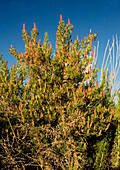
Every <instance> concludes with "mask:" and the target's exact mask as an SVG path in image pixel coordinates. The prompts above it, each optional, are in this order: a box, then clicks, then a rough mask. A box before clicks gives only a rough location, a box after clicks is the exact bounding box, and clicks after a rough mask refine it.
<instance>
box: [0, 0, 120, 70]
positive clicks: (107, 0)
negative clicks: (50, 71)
mask: <svg viewBox="0 0 120 170" xmlns="http://www.w3.org/2000/svg"><path fill="white" fill-rule="evenodd" d="M60 14H62V16H63V20H64V21H65V22H67V20H68V18H69V19H70V22H71V24H74V27H73V30H74V32H73V39H75V38H76V35H77V34H78V36H79V38H81V37H83V36H84V35H85V34H88V33H89V30H90V29H91V30H92V32H94V33H98V38H97V41H99V55H98V64H100V65H101V63H102V60H103V54H104V50H105V47H106V44H107V41H108V39H110V40H112V36H113V35H114V36H115V35H116V34H117V35H118V37H120V0H49V1H48V0H5V1H3V0H0V50H1V51H2V54H3V56H4V58H5V60H6V61H8V66H9V67H10V65H13V63H14V62H15V63H16V60H15V58H14V57H13V56H11V55H10V54H9V52H8V50H9V48H10V46H11V44H12V45H13V46H15V48H16V49H17V50H18V51H19V52H21V51H23V52H24V42H23V40H22V28H23V23H25V25H26V29H27V30H28V31H29V33H30V30H31V29H32V28H33V23H34V22H35V23H36V26H37V28H38V30H39V33H40V35H39V38H40V39H41V40H43V38H44V33H45V32H48V35H49V41H50V42H51V43H52V45H53V47H54V44H55V38H56V37H55V34H56V31H57V25H58V22H59V20H60ZM97 41H96V42H97ZM111 42H112V41H111ZM94 45H96V44H94Z"/></svg>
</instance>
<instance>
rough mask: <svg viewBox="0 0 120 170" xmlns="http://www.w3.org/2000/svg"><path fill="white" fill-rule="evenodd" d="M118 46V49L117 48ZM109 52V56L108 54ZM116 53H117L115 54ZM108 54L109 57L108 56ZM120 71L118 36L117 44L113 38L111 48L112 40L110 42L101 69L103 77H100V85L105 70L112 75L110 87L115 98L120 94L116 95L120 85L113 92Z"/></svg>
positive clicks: (119, 43)
mask: <svg viewBox="0 0 120 170" xmlns="http://www.w3.org/2000/svg"><path fill="white" fill-rule="evenodd" d="M115 45H116V48H115ZM107 51H108V54H107ZM115 51H116V52H115ZM106 54H107V55H106ZM119 69H120V42H118V38H117V35H116V43H115V39H114V36H113V40H112V45H111V46H110V40H108V42H107V45H106V48H105V52H104V57H103V62H102V68H101V76H100V84H101V82H102V80H103V70H104V71H105V72H106V71H107V70H108V71H109V73H110V83H109V86H110V88H111V94H115V96H114V95H113V96H114V97H115V98H116V97H117V94H118V93H115V91H116V90H117V89H118V88H119V85H120V83H117V87H116V88H115V90H114V91H113V85H115V81H116V80H117V76H118V74H119Z"/></svg>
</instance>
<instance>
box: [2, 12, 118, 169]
mask: <svg viewBox="0 0 120 170" xmlns="http://www.w3.org/2000/svg"><path fill="white" fill-rule="evenodd" d="M72 32H73V25H71V24H70V20H69V19H68V23H67V24H65V22H64V21H63V20H62V16H61V15H60V22H59V24H58V29H57V33H56V52H55V53H54V54H53V53H52V45H51V43H50V42H49V41H48V35H47V33H45V38H44V42H43V44H41V40H39V41H38V42H37V37H38V35H39V33H38V30H37V28H36V25H35V23H34V28H33V29H32V30H31V36H30V35H29V33H28V32H27V30H26V29H25V24H24V25H23V31H22V35H23V40H24V42H25V53H23V52H21V53H19V52H17V51H16V49H15V48H13V47H12V46H11V48H10V50H9V52H10V53H11V54H12V55H13V56H14V57H15V58H16V59H17V64H16V65H15V63H14V64H13V67H11V68H10V71H9V70H8V67H7V63H6V62H5V60H4V59H3V58H2V56H1V58H0V61H1V63H0V76H1V79H0V115H1V118H0V123H1V129H0V130H1V140H0V141H1V158H2V159H1V163H2V165H3V168H6V167H7V168H12V169H17V168H18V169H19V168H23V169H26V168H28V167H32V168H35V167H36V169H37V167H38V168H39V169H71V170H72V169H91V168H93V169H99V168H100V169H107V168H109V167H111V166H112V162H111V160H114V158H115V156H116V154H115V152H114V151H113V153H112V149H113V145H114V140H115V141H116V136H115V135H116V132H117V128H118V119H117V116H116V115H117V113H116V114H114V110H115V108H116V106H115V104H114V102H113V100H112V99H111V93H110V88H109V86H108V84H109V74H108V72H106V71H105V70H103V72H102V74H103V78H102V81H101V84H98V81H97V80H96V79H97V72H98V71H99V70H100V68H99V69H97V68H95V67H92V61H93V60H94V57H95V56H94V50H93V48H92V44H93V42H94V41H95V40H96V38H97V34H94V33H89V34H88V35H87V36H84V38H81V40H80V39H79V38H78V36H77V38H76V39H75V40H74V43H72V38H71V33H72ZM53 55H54V56H53ZM106 77H107V78H106ZM114 148H115V150H116V147H114ZM110 155H112V156H111V157H110ZM113 164H114V163H113ZM118 166H119V165H118V164H117V165H115V167H118Z"/></svg>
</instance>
